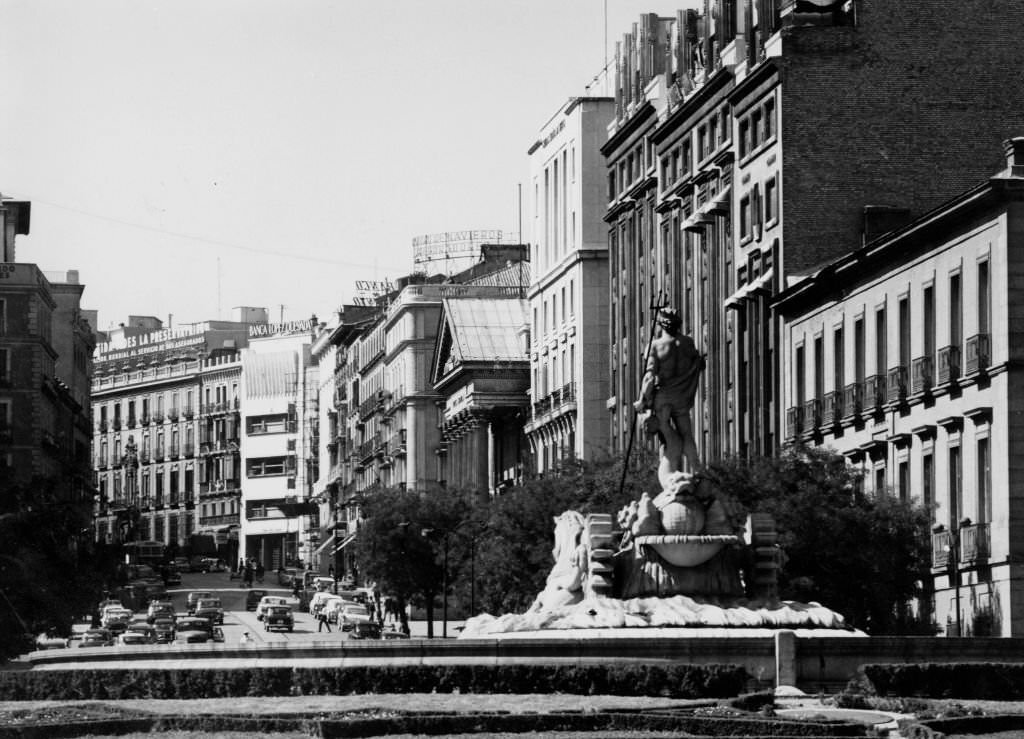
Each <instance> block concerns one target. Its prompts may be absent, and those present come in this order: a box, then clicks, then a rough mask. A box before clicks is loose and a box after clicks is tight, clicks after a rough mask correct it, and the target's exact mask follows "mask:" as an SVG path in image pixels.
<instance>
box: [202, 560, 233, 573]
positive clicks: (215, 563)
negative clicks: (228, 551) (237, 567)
mask: <svg viewBox="0 0 1024 739" xmlns="http://www.w3.org/2000/svg"><path fill="white" fill-rule="evenodd" d="M227 569H228V566H227V565H226V564H224V560H222V559H218V558H217V557H207V558H206V569H205V570H204V572H226V571H227Z"/></svg>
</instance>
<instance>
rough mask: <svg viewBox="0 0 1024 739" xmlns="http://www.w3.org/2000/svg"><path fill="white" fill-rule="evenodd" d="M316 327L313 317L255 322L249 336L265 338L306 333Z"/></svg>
mask: <svg viewBox="0 0 1024 739" xmlns="http://www.w3.org/2000/svg"><path fill="white" fill-rule="evenodd" d="M314 328H315V326H314V325H313V319H312V318H307V319H306V320H304V321H285V322H284V323H254V324H252V325H250V326H249V338H250V339H265V338H267V337H270V336H288V335H290V334H305V333H309V332H311V331H312V330H313V329H314Z"/></svg>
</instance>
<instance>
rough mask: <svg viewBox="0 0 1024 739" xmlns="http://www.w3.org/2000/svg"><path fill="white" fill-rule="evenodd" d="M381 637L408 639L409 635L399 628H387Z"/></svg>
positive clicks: (381, 633)
mask: <svg viewBox="0 0 1024 739" xmlns="http://www.w3.org/2000/svg"><path fill="white" fill-rule="evenodd" d="M380 638H381V639H408V638H409V635H408V634H406V633H405V632H404V631H398V630H397V629H385V630H383V631H381V632H380Z"/></svg>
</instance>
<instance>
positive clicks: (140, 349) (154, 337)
mask: <svg viewBox="0 0 1024 739" xmlns="http://www.w3.org/2000/svg"><path fill="white" fill-rule="evenodd" d="M205 341H206V332H205V331H204V330H196V329H195V328H187V329H161V330H158V331H148V332H146V333H144V334H136V335H135V336H122V337H118V338H117V339H115V340H114V341H111V342H110V343H108V344H101V345H99V346H98V347H96V352H95V354H94V355H93V358H94V359H95V360H96V361H97V362H109V361H113V360H122V359H132V358H134V357H141V356H144V355H147V354H158V353H161V352H169V351H173V350H176V349H184V348H187V347H195V346H196V345H197V344H203V343H204V342H205Z"/></svg>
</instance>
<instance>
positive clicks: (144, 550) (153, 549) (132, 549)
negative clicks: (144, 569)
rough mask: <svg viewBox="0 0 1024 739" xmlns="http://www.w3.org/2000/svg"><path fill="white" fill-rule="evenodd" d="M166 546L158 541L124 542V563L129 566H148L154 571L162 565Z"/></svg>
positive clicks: (165, 554)
mask: <svg viewBox="0 0 1024 739" xmlns="http://www.w3.org/2000/svg"><path fill="white" fill-rule="evenodd" d="M166 556H167V545H165V544H164V543H163V542H160V541H126V542H125V543H124V561H125V564H130V565H149V566H150V567H153V568H154V569H157V568H159V567H160V566H161V565H162V564H163V563H164V558H165V557H166Z"/></svg>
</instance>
